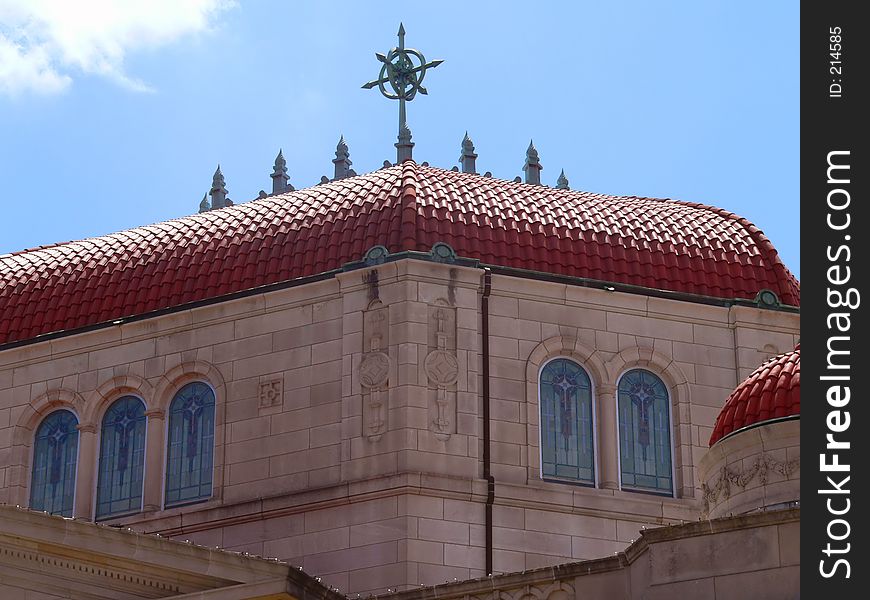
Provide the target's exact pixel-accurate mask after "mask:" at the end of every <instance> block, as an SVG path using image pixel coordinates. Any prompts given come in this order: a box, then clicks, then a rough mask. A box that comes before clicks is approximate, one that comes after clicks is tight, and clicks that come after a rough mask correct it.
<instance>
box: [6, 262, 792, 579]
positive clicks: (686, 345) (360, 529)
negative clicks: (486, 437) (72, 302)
mask: <svg viewBox="0 0 870 600" xmlns="http://www.w3.org/2000/svg"><path fill="white" fill-rule="evenodd" d="M482 275H483V271H482V270H481V269H474V268H469V267H461V266H456V265H448V264H438V263H433V262H425V261H418V260H401V261H397V262H392V263H387V264H383V265H379V266H377V267H373V268H367V269H361V270H356V271H349V272H345V273H341V274H339V275H337V276H336V277H335V278H332V279H328V280H324V281H320V282H317V283H310V284H307V285H304V286H297V287H288V288H286V289H283V290H279V291H270V292H268V293H263V294H255V295H251V296H248V297H245V298H241V299H235V300H230V301H226V302H222V303H219V304H214V305H210V306H203V307H198V308H194V309H190V310H184V311H179V312H176V313H172V314H168V315H163V316H158V317H154V318H150V319H144V320H139V321H133V322H129V323H122V324H120V325H111V326H108V327H105V328H102V329H96V330H93V331H89V332H85V333H80V334H76V335H71V336H67V337H60V338H56V339H53V340H47V341H43V342H39V343H34V344H29V345H24V346H20V347H15V348H9V349H6V350H0V501H2V502H8V503H11V504H21V505H27V504H28V500H29V496H28V494H29V491H28V490H29V487H28V486H29V477H30V468H31V467H30V465H31V452H32V437H33V433H34V431H35V428H36V427H37V426H38V424H39V422H40V421H41V419H42V418H44V416H45V415H47V414H48V413H49V412H51V411H52V410H54V409H56V408H60V407H66V408H69V409H70V410H72V411H73V412H75V413H76V415H77V416H78V418H79V422H80V425H79V429H80V444H79V448H80V456H79V461H78V472H77V494H76V500H75V515H76V516H80V517H85V518H92V517H93V513H94V494H93V490H94V485H95V483H94V481H95V479H94V478H95V472H96V461H97V452H98V448H99V423H100V422H101V419H102V414H103V412H104V411H105V409H106V408H107V407H108V405H109V404H110V403H111V402H112V401H114V400H115V399H117V398H118V397H120V396H122V395H125V394H135V395H138V396H139V397H141V398H142V399H143V400H144V401H145V403H146V405H147V408H148V412H147V414H148V429H147V438H148V439H147V442H148V445H147V453H146V469H145V473H146V474H145V490H146V492H145V499H144V510H143V512H142V513H141V514H138V515H134V516H132V517H127V518H124V519H121V520H120V521H119V522H123V523H125V524H129V525H131V526H133V527H135V528H137V529H141V530H144V531H159V532H163V533H164V534H167V535H172V536H178V537H183V538H190V539H192V540H195V541H198V542H201V543H204V544H207V545H217V546H222V547H226V548H230V549H235V550H239V551H247V552H251V553H255V554H262V555H266V556H275V557H278V558H282V559H287V560H291V561H293V562H295V563H297V564H300V565H302V566H304V567H305V568H306V570H307V571H308V572H310V573H312V574H315V575H322V576H323V577H324V580H325V581H327V582H328V583H330V584H332V585H335V586H337V587H339V588H340V589H341V590H342V591H346V590H349V591H352V592H368V591H373V592H383V590H384V589H386V588H393V589H395V588H403V587H408V586H414V585H418V584H433V583H439V582H442V581H445V580H448V581H449V580H452V579H453V578H457V579H466V578H469V577H476V576H480V575H484V574H485V573H484V566H485V565H484V539H485V538H484V536H485V531H484V502H485V500H486V482H485V481H484V480H483V479H482V473H483V470H482V455H483V448H482V431H483V422H482V396H481V389H482V385H481V370H482V365H481V360H480V349H481V339H480V335H481V333H480V331H481V314H480V296H481V291H482ZM490 310H491V315H490V336H491V337H490V351H491V359H490V370H491V379H490V389H491V417H492V420H491V431H492V445H491V449H492V474H493V476H494V478H495V482H496V494H495V503H494V508H493V516H494V532H493V545H494V570H495V571H496V572H511V571H521V570H525V569H531V568H537V567H542V566H547V565H554V564H559V563H564V562H568V561H574V560H578V559H590V558H596V557H600V556H603V555H611V554H612V553H613V552H617V551H620V550H622V549H623V548H625V547H626V546H627V545H628V544H629V543H631V541H632V540H634V539H637V538H638V536H639V532H640V531H641V530H642V529H643V528H651V527H658V526H661V525H667V524H673V523H680V522H682V521H694V520H696V519H697V518H698V515H699V513H700V511H701V508H702V496H701V493H700V489H701V483H702V482H701V481H700V479H699V478H698V475H697V465H698V463H699V460H700V458H701V456H702V455H703V454H704V452H705V451H706V443H707V440H708V438H709V435H710V432H711V430H712V425H713V422H714V420H715V417H716V415H717V413H718V410H719V408H720V407H721V406H722V404H723V402H724V400H725V398H726V397H727V395H728V393H729V392H730V391H731V389H733V387H734V386H735V385H736V384H737V383H738V382H739V381H741V380H742V379H743V378H744V377H745V376H746V375H747V374H748V373H749V372H751V371H752V370H753V369H754V368H755V367H756V366H757V365H758V364H759V363H760V362H761V361H762V360H763V359H764V358H766V357H767V356H768V355H772V354H775V353H778V352H781V351H785V350H789V349H791V348H792V347H793V346H794V343H795V342H796V341H797V337H798V335H799V318H798V315H797V314H794V313H787V312H776V311H766V310H759V309H755V308H751V307H730V308H727V307H721V306H712V305H705V304H698V303H692V302H684V301H677V300H666V299H660V298H653V297H646V296H640V295H632V294H625V293H617V292H609V291H606V290H601V289H593V288H586V287H577V286H571V285H567V284H557V283H552V282H542V281H536V280H530V279H519V278H514V277H507V276H498V275H496V276H493V277H492V294H491V298H490ZM556 356H567V357H572V358H574V359H575V360H577V361H578V362H580V363H581V364H582V365H583V366H584V368H586V369H587V371H588V372H589V374H590V376H591V378H592V380H593V385H594V389H595V410H596V415H595V417H596V437H597V446H596V456H597V465H596V473H597V478H598V481H597V486H596V487H595V488H591V487H583V486H576V485H570V484H564V483H554V482H547V481H543V480H541V478H540V456H539V452H540V451H539V441H538V440H539V430H538V411H539V407H538V404H537V377H538V371H539V369H540V366H541V365H543V364H544V363H545V362H546V361H547V360H549V359H551V358H553V357H556ZM634 366H641V367H644V368H647V369H649V370H652V371H654V372H655V373H656V374H658V375H659V376H660V377H661V378H662V379H663V380H664V382H665V383H666V385H667V387H668V391H669V395H670V398H671V404H672V421H673V422H672V431H673V436H672V437H673V440H674V464H675V467H676V468H675V481H676V494H675V497H662V496H653V495H649V494H641V493H633V492H629V491H624V490H621V489H619V488H620V483H619V472H618V461H617V432H616V410H615V389H616V384H617V382H618V379H619V377H620V375H621V374H622V373H623V372H625V371H626V370H627V369H630V368H632V367H634ZM193 380H199V381H205V382H206V383H208V384H210V385H211V386H212V388H213V389H214V390H215V393H216V399H217V410H216V423H217V429H216V435H215V440H216V442H215V443H216V452H215V466H214V482H215V488H214V496H213V498H212V499H210V500H209V501H207V502H203V503H200V504H196V505H191V506H187V507H181V508H172V509H166V510H164V509H162V489H163V464H164V460H165V447H166V443H165V435H166V433H165V432H166V424H165V420H166V417H165V412H166V408H167V406H168V404H169V402H170V401H171V399H172V397H173V394H174V393H175V392H176V391H177V390H178V389H179V388H180V387H181V386H182V385H184V384H185V383H187V382H190V381H193Z"/></svg>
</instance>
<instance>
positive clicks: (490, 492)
mask: <svg viewBox="0 0 870 600" xmlns="http://www.w3.org/2000/svg"><path fill="white" fill-rule="evenodd" d="M491 292H492V271H490V270H489V269H484V273H483V295H482V296H481V299H480V317H481V324H480V334H481V359H482V361H483V364H482V366H481V375H482V378H483V478H484V479H486V517H485V519H486V520H485V523H486V525H485V529H486V533H485V535H486V574H487V575H492V505H493V504H494V503H495V478H494V477H493V476H492V473H491V471H490V416H489V295H490V293H491Z"/></svg>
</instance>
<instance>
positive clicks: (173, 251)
mask: <svg viewBox="0 0 870 600" xmlns="http://www.w3.org/2000/svg"><path fill="white" fill-rule="evenodd" d="M436 242H445V243H447V244H449V245H450V246H452V247H453V248H454V249H455V250H456V253H457V255H459V256H463V257H469V258H476V259H479V260H480V261H481V262H482V263H484V264H490V265H498V266H503V267H514V268H520V269H528V270H533V271H542V272H544V273H552V274H557V275H567V276H576V277H585V278H590V279H596V280H602V281H607V282H615V283H623V284H632V285H637V286H644V287H649V288H656V289H660V290H669V291H674V292H685V293H690V294H702V295H706V296H714V297H717V298H727V299H735V298H745V299H753V298H754V297H755V295H756V294H757V293H758V291H759V290H761V289H763V288H768V289H771V290H773V291H774V292H776V294H777V295H778V296H779V298H780V301H781V302H783V303H784V304H789V305H795V306H796V305H798V304H799V303H800V288H799V284H798V283H797V281H796V280H795V278H794V276H792V275H791V274H790V273H789V272H788V270H787V269H786V268H785V266H784V265H783V263H782V261H781V260H780V259H779V256H778V255H777V253H776V250H775V249H774V248H773V246H772V245H771V243H770V241H768V239H767V238H766V237H765V236H764V234H763V233H762V232H761V231H760V230H759V229H757V228H756V227H755V226H754V225H752V224H751V223H749V222H748V221H746V220H745V219H742V218H740V217H737V216H736V215H734V214H732V213H729V212H727V211H724V210H722V209H718V208H712V207H709V206H705V205H701V204H694V203H686V202H677V201H671V200H658V199H652V198H638V197H619V196H606V195H600V194H592V193H588V192H579V191H570V190H559V189H552V188H548V187H544V186H533V185H526V184H523V183H513V182H508V181H504V180H500V179H495V178H491V177H484V176H481V175H475V174H467V173H458V172H454V171H446V170H443V169H438V168H434V167H428V166H421V165H417V164H415V163H414V162H412V161H408V162H405V163H403V164H402V165H397V166H393V167H388V168H384V169H381V170H379V171H375V172H373V173H369V174H366V175H361V176H357V177H352V178H348V179H343V180H340V181H335V182H332V183H326V184H321V185H317V186H314V187H311V188H308V189H304V190H299V191H295V192H290V193H286V194H282V195H279V196H274V197H270V198H266V199H262V200H254V201H252V202H246V203H244V204H239V205H236V206H233V207H230V208H225V209H221V210H214V211H209V212H206V213H203V214H198V215H193V216H190V217H184V218H181V219H174V220H171V221H166V222H164V223H158V224H155V225H149V226H146V227H137V228H135V229H130V230H127V231H122V232H119V233H115V234H112V235H107V236H102V237H97V238H90V239H86V240H82V241H78V242H68V243H63V244H57V245H54V246H47V247H41V248H36V249H32V250H26V251H23V252H18V253H14V254H6V255H2V256H0V344H3V343H9V342H14V341H17V340H27V339H30V338H34V337H36V336H39V335H42V334H47V333H51V332H58V331H62V330H74V329H77V328H81V327H85V326H89V325H95V324H99V323H105V322H109V321H112V320H116V319H120V318H123V317H130V316H134V315H140V314H143V313H148V312H151V311H155V310H161V309H166V308H170V307H175V306H179V305H182V304H186V303H190V302H196V301H202V300H207V299H212V298H216V297H219V296H223V295H226V294H231V293H235V292H240V291H243V290H248V289H251V288H255V287H259V286H262V285H267V284H272V283H277V282H282V281H287V280H291V279H295V278H299V277H304V276H310V275H315V274H319V273H324V272H326V271H330V270H332V269H336V268H339V267H341V266H342V265H343V264H345V263H348V262H351V261H356V260H360V259H361V258H362V257H363V255H364V253H365V252H366V251H367V250H368V249H369V248H371V247H372V246H375V245H378V244H380V245H383V246H386V247H387V249H388V250H389V251H390V252H391V253H395V252H400V251H406V250H415V251H425V252H428V251H429V250H430V249H431V248H432V246H433V244H435V243H436Z"/></svg>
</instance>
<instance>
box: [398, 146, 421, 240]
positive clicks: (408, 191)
mask: <svg viewBox="0 0 870 600" xmlns="http://www.w3.org/2000/svg"><path fill="white" fill-rule="evenodd" d="M401 167H402V173H401V175H400V177H399V189H400V190H401V191H400V195H399V207H400V210H401V223H402V225H401V234H400V238H399V245H400V248H401V249H402V250H403V251H404V250H417V214H418V209H419V205H418V204H417V195H418V193H419V191H420V188H419V182H418V178H417V175H418V173H417V163H416V162H414V160H413V159H408V160H406V161H405V162H403V163H402V165H401Z"/></svg>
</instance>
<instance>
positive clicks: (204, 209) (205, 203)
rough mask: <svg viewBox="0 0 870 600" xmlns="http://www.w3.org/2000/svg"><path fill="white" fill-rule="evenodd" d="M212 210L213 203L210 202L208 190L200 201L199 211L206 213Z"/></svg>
mask: <svg viewBox="0 0 870 600" xmlns="http://www.w3.org/2000/svg"><path fill="white" fill-rule="evenodd" d="M209 210H211V205H210V204H209V203H208V192H206V193H204V194H203V195H202V200H201V201H200V203H199V212H201V213H204V212H208V211H209Z"/></svg>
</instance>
